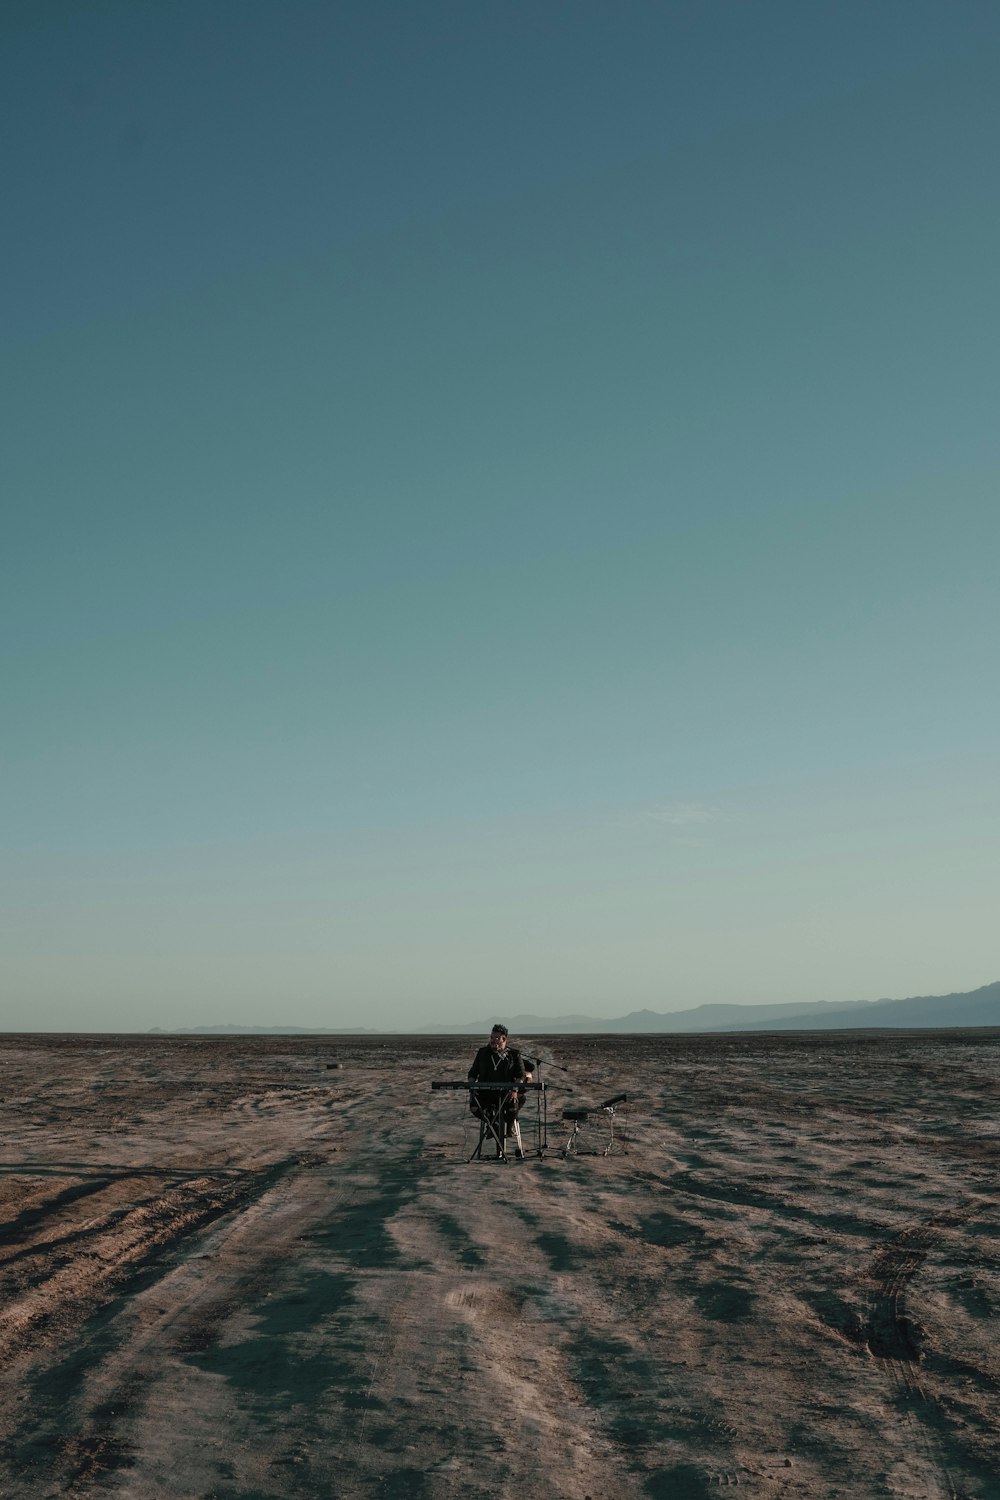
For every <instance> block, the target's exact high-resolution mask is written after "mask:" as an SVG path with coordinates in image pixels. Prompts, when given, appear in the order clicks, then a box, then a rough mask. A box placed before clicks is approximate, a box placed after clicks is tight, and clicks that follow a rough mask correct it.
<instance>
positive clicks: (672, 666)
mask: <svg viewBox="0 0 1000 1500" xmlns="http://www.w3.org/2000/svg"><path fill="white" fill-rule="evenodd" d="M998 64H1000V12H998V11H997V9H996V7H995V6H994V5H992V4H982V5H977V4H961V5H946V4H943V3H942V4H935V5H926V4H922V3H920V0H906V3H899V4H895V3H881V4H879V5H871V4H869V3H865V4H838V5H829V6H827V5H810V6H804V5H802V4H801V3H794V4H787V5H786V4H771V3H760V4H756V5H754V6H741V5H736V4H706V3H699V4H676V5H671V4H662V5H646V4H630V3H616V4H599V5H598V4H589V3H585V0H580V3H577V4H574V5H573V6H564V5H561V4H559V5H557V4H555V3H533V4H527V3H526V4H482V5H469V4H467V3H462V4H454V5H452V4H442V3H436V0H428V3H426V4H415V3H413V4H408V5H389V4H386V5H378V4H375V5H373V4H364V5H361V4H358V5H347V4H344V5H319V4H309V5H305V4H294V3H282V4H277V3H273V4H269V3H261V0H243V3H240V4H238V5H237V4H227V3H216V4H213V5H212V6H204V5H201V4H189V3H186V0H181V3H176V4H172V5H169V6H167V5H162V4H142V3H136V0H132V3H129V4H127V5H122V4H112V3H96V4H93V5H89V6H86V7H80V6H75V5H70V4H57V3H46V4H43V5H37V4H30V5H28V4H25V5H22V6H19V5H16V4H11V5H7V6H5V7H4V14H3V19H2V21H0V72H2V76H0V116H2V124H3V129H2V138H3V140H4V141H5V143H6V145H5V148H4V156H3V160H2V174H3V179H2V186H3V201H4V203H5V217H6V220H7V223H8V225H9V226H13V232H12V233H11V232H8V234H7V235H6V236H5V247H4V258H5V275H4V276H3V278H2V279H0V385H2V401H3V410H4V413H5V418H6V420H5V424H4V426H5V436H4V442H3V444H2V448H0V492H2V494H3V496H4V513H5V520H4V545H3V548H2V555H0V611H2V674H3V680H2V701H3V705H4V708H3V786H2V806H0V814H2V823H3V828H4V839H3V844H2V852H0V894H2V910H3V914H4V915H3V919H2V920H3V924H4V936H3V949H4V963H3V970H4V973H3V993H2V997H0V1024H3V1025H5V1026H7V1027H9V1028H13V1029H97V1030H101V1029H108V1030H116V1029H139V1030H141V1029H145V1028H147V1027H149V1026H153V1025H160V1026H171V1025H177V1026H185V1025H195V1024H198V1023H199V1022H206V1023H215V1022H225V1021H235V1022H255V1023H259V1024H279V1023H281V1022H287V1023H288V1024H297V1025H331V1026H336V1025H377V1026H396V1025H398V1026H413V1027H416V1026H419V1025H421V1024H424V1023H427V1022H442V1021H448V1020H456V1021H462V1020H467V1019H471V1018H473V1017H476V1016H479V1015H484V1016H485V1015H486V1014H488V1013H490V1012H494V1011H499V1013H500V1014H503V1013H508V1014H512V1013H515V1012H518V1011H523V1010H535V1011H541V1012H544V1013H547V1014H556V1013H559V1012H560V1011H562V1012H567V1011H575V1012H580V1011H584V1012H590V1013H591V1014H594V1015H618V1014H622V1013H624V1012H626V1011H628V1010H630V1009H635V1008H638V1007H641V1006H650V1007H651V1008H654V1009H659V1010H672V1009H678V1008H683V1007H685V1006H687V1005H692V1004H698V1003H701V1002H702V1001H708V1000H737V1001H741V1000H745V1001H758V1000H759V1001H763V1000H789V1001H792V1000H814V999H863V998H877V997H879V996H882V995H905V994H913V993H929V992H938V991H943V990H952V989H966V988H972V987H975V986H976V985H978V984H983V983H986V982H989V981H991V980H993V979H995V978H996V977H997V975H998V973H1000V967H998V962H997V945H996V939H995V926H996V921H995V913H996V910H997V909H998V907H1000V876H998V869H1000V862H998V858H997V855H998V826H1000V824H998V814H1000V791H998V787H1000V780H998V774H997V773H998V746H1000V715H998V710H997V697H996V690H995V685H994V684H995V679H996V666H995V660H996V654H997V650H996V647H997V636H998V629H997V627H998V606H997V598H998V579H997V571H998V570H997V558H998V555H1000V507H998V485H997V478H998V456H1000V455H998V449H1000V443H998V437H997V432H998V423H997V419H996V405H997V402H996V396H997V390H998V383H1000V382H998V377H1000V355H998V352H997V350H998V343H997V339H996V336H995V331H996V327H997V315H998V312H1000V307H998V302H1000V294H998V290H997V277H996V266H997V264H998V263H1000V209H998V197H997V193H996V172H995V163H996V159H997V154H998V147H1000V102H998V101H1000V90H998V87H997V83H998Z"/></svg>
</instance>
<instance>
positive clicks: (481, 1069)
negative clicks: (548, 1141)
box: [469, 1021, 531, 1161]
mask: <svg viewBox="0 0 1000 1500" xmlns="http://www.w3.org/2000/svg"><path fill="white" fill-rule="evenodd" d="M507 1035H508V1033H507V1028H506V1026H505V1025H504V1024H503V1022H502V1021H498V1022H497V1023H496V1025H495V1026H494V1027H493V1030H492V1031H491V1032H490V1039H489V1042H488V1043H487V1045H486V1046H485V1047H480V1049H479V1051H478V1052H477V1053H476V1055H475V1057H474V1058H473V1059H472V1067H471V1068H470V1069H469V1081H470V1082H471V1083H506V1082H507V1081H508V1080H509V1081H510V1092H509V1093H504V1092H503V1091H502V1090H494V1089H484V1090H483V1092H482V1093H481V1094H477V1093H476V1092H475V1090H472V1091H470V1093H469V1108H470V1109H471V1111H472V1113H473V1114H474V1115H475V1116H476V1117H477V1118H478V1119H483V1118H485V1117H489V1118H490V1119H494V1120H495V1122H496V1126H497V1134H498V1135H499V1136H500V1138H501V1139H505V1138H506V1137H508V1136H510V1137H513V1140H514V1155H515V1156H516V1157H517V1159H518V1161H523V1160H524V1148H523V1147H522V1145H521V1127H520V1125H519V1124H518V1123H517V1112H518V1110H519V1109H520V1107H521V1104H522V1102H523V1100H524V1089H523V1088H522V1087H520V1085H523V1084H525V1083H530V1082H531V1071H530V1064H529V1063H528V1061H527V1060H526V1059H525V1058H524V1057H522V1056H521V1054H520V1052H519V1051H518V1050H517V1048H516V1047H508V1045H507ZM498 1116H499V1118H497V1117H498ZM501 1126H502V1130H501Z"/></svg>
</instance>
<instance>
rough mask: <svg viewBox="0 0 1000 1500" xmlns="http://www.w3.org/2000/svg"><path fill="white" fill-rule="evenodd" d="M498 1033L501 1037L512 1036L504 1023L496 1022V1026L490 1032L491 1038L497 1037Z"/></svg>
mask: <svg viewBox="0 0 1000 1500" xmlns="http://www.w3.org/2000/svg"><path fill="white" fill-rule="evenodd" d="M497 1032H499V1033H500V1035H501V1036H510V1032H509V1031H508V1030H507V1028H506V1026H505V1025H504V1024H503V1022H502V1021H497V1022H496V1024H495V1025H494V1027H493V1030H492V1031H491V1032H490V1036H495V1035H496V1034H497Z"/></svg>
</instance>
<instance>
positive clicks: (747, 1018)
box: [423, 980, 1000, 1036]
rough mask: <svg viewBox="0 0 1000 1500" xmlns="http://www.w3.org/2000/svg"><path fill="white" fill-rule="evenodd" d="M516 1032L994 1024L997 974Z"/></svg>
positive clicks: (483, 1024)
mask: <svg viewBox="0 0 1000 1500" xmlns="http://www.w3.org/2000/svg"><path fill="white" fill-rule="evenodd" d="M502 1019H503V1021H504V1024H505V1025H506V1026H509V1027H510V1030H511V1033H512V1034H516V1035H519V1036H520V1035H531V1034H532V1033H538V1034H541V1035H543V1036H544V1035H559V1034H561V1033H566V1032H602V1033H604V1034H608V1033H614V1032H628V1033H636V1032H657V1033H660V1034H663V1033H684V1032H687V1033H691V1032H712V1031H833V1030H840V1031H847V1030H851V1031H853V1030H861V1029H864V1030H870V1029H878V1030H881V1029H883V1028H886V1029H904V1030H905V1029H911V1028H914V1029H917V1030H919V1029H922V1028H929V1029H932V1030H938V1029H939V1028H940V1027H947V1026H962V1027H968V1026H998V1027H1000V980H997V981H996V982H995V983H993V984H986V985H983V987H982V989H978V990H969V991H967V992H964V993H960V994H952V995H916V996H913V997H912V998H910V999H908V1000H815V1001H810V1002H808V1003H803V1004H796V1003H795V1002H792V1003H790V1004H785V1005H698V1006H695V1007H694V1009H693V1010H677V1011H673V1012H667V1013H663V1012H660V1011H655V1010H634V1011H632V1012H631V1013H630V1014H629V1015H627V1016H621V1017H618V1018H616V1019H614V1020H596V1019H594V1018H593V1017H590V1016H533V1015H520V1016H509V1017H502ZM491 1025H492V1021H475V1022H471V1023H469V1024H466V1025H461V1026H427V1027H425V1028H423V1029H424V1030H425V1031H427V1032H431V1033H453V1034H458V1035H463V1036H464V1035H465V1034H467V1033H476V1034H486V1033H488V1032H489V1029H490V1026H491Z"/></svg>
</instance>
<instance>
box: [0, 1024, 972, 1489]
mask: <svg viewBox="0 0 1000 1500" xmlns="http://www.w3.org/2000/svg"><path fill="white" fill-rule="evenodd" d="M523 1040H524V1042H525V1044H526V1046H529V1048H530V1050H532V1051H533V1052H534V1053H535V1054H536V1055H541V1056H543V1057H545V1058H546V1059H547V1061H548V1063H549V1064H551V1066H550V1067H548V1068H547V1069H546V1070H543V1072H544V1076H547V1077H548V1078H549V1079H550V1080H551V1081H552V1083H553V1085H558V1088H556V1089H554V1090H553V1092H552V1093H551V1094H550V1096H549V1106H550V1115H551V1117H552V1118H551V1123H550V1131H549V1147H550V1149H549V1151H548V1153H547V1154H546V1155H545V1156H544V1158H539V1157H537V1156H531V1157H529V1160H528V1161H526V1162H525V1163H523V1164H519V1163H511V1164H510V1165H503V1164H498V1163H496V1162H493V1161H485V1162H483V1163H472V1164H471V1165H469V1164H467V1163H466V1157H467V1156H468V1155H469V1153H470V1151H471V1149H472V1146H473V1145H474V1143H475V1134H474V1124H473V1122H472V1120H471V1117H470V1116H469V1115H468V1112H467V1110H466V1104H465V1099H464V1097H463V1096H460V1095H458V1094H432V1093H431V1092H430V1088H429V1084H430V1081H431V1079H432V1078H448V1077H453V1078H460V1077H462V1076H464V1073H465V1070H466V1068H467V1067H468V1063H469V1060H470V1059H471V1054H472V1050H473V1046H474V1044H473V1042H471V1041H469V1040H467V1039H458V1038H454V1037H452V1038H447V1037H445V1038H432V1039H429V1038H419V1037H418V1038H413V1037H400V1038H394V1039H391V1040H387V1039H375V1038H353V1037H352V1038H343V1039H337V1038H329V1037H323V1038H276V1037H256V1038H240V1039H228V1038H227V1039H224V1040H217V1039H210V1040H206V1039H204V1038H171V1037H163V1036H156V1037H117V1038H109V1037H104V1038H97V1037H44V1036H34V1037H25V1036H21V1037H10V1038H8V1039H7V1040H6V1043H5V1046H4V1049H3V1054H2V1069H3V1072H2V1080H3V1081H2V1089H0V1092H2V1094H3V1098H4V1103H3V1106H2V1112H3V1120H4V1127H5V1128H4V1132H3V1145H2V1155H0V1277H2V1288H3V1297H2V1302H0V1333H2V1336H3V1339H4V1347H5V1349H6V1351H7V1359H6V1360H5V1365H4V1371H3V1375H2V1376H0V1396H2V1399H0V1492H2V1494H3V1495H4V1496H5V1497H9V1500H21V1497H25V1500H26V1497H29V1496H30V1497H33V1500H34V1497H39V1496H47V1495H53V1496H54V1495H57V1494H58V1495H65V1494H70V1495H86V1494H89V1493H92V1492H93V1493H102V1494H114V1495H120V1496H129V1497H135V1500H161V1497H162V1500H166V1497H187V1496H191V1497H196V1496H197V1497H200V1500H208V1497H216V1500H237V1497H239V1500H262V1497H273V1500H280V1497H286V1496H313V1495H319V1494H322V1495H324V1496H338V1495H344V1496H353V1495H373V1496H399V1497H403V1496H406V1497H410V1496H414V1497H441V1500H450V1497H465V1496H468V1497H471V1496H483V1495H486V1496H498V1497H499V1496H508V1495H510V1496H513V1495H515V1494H516V1495H525V1494H528V1495H551V1496H566V1497H576V1500H584V1497H585V1496H590V1497H591V1500H619V1497H632V1496H635V1497H653V1500H658V1497H664V1500H665V1497H668V1496H669V1497H671V1500H698V1497H701V1496H705V1495H713V1494H716V1493H718V1491H719V1490H720V1489H723V1488H737V1487H738V1488H740V1490H741V1492H742V1493H744V1494H746V1495H748V1496H760V1497H772V1496H773V1497H778V1496H782V1497H788V1500H791V1497H801V1500H818V1497H827V1496H829V1497H834V1496H836V1497H844V1500H861V1497H865V1500H867V1497H870V1496H871V1497H874V1496H894V1497H899V1500H938V1497H947V1500H963V1497H967V1500H992V1497H997V1496H1000V1438H998V1435H997V1427H998V1423H997V1418H998V1414H1000V1406H998V1392H1000V1353H998V1343H997V1338H996V1334H997V1315H998V1312H1000V1192H998V1186H997V1172H996V1154H997V1145H998V1139H997V1138H998V1133H1000V1123H998V1119H997V1104H998V1100H1000V1034H998V1033H994V1032H981V1033H972V1032H969V1033H957V1032H955V1033H909V1034H898V1033H897V1034H888V1033H887V1034H861V1033H857V1034H848V1033H840V1034H829V1033H828V1034H823V1035H819V1034H814V1035H812V1036H796V1035H794V1034H791V1035H788V1034H786V1035H782V1036H774V1035H772V1036H764V1035H755V1036H752V1037H738V1036H729V1037H714V1038H709V1037H683V1038H681V1037H656V1038H648V1037H641V1038H629V1037H620V1036H616V1037H602V1038H593V1037H573V1038H569V1037H563V1038H530V1039H528V1038H526V1039H523ZM335 1062H336V1063H340V1064H341V1065H342V1066H341V1067H339V1068H333V1067H331V1066H330V1064H331V1063H335ZM618 1091H627V1092H628V1094H629V1114H628V1130H627V1147H628V1149H627V1152H624V1153H621V1152H616V1153H615V1154H613V1155H611V1156H609V1157H607V1158H605V1157H603V1156H601V1155H580V1156H578V1157H572V1156H571V1157H569V1158H568V1159H565V1160H564V1159H563V1158H562V1157H561V1155H560V1151H559V1146H560V1145H561V1143H562V1142H563V1140H564V1139H565V1133H566V1130H567V1128H568V1127H566V1126H565V1125H563V1124H562V1123H561V1121H560V1120H559V1119H558V1116H559V1114H560V1113H561V1110H562V1108H563V1107H564V1106H566V1105H567V1104H574V1105H579V1104H580V1103H584V1104H595V1103H597V1102H599V1101H600V1100H601V1099H603V1098H605V1097H608V1096H610V1095H611V1094H613V1093H616V1092H618ZM588 1129H590V1126H588ZM595 1139H596V1144H597V1145H598V1147H599V1146H600V1144H601V1143H602V1140H603V1138H602V1137H600V1135H599V1132H598V1134H597V1136H596V1137H595V1135H594V1132H593V1131H592V1132H591V1140H590V1144H591V1145H594V1144H595ZM534 1143H535V1136H534V1133H533V1132H532V1131H531V1130H530V1129H526V1144H528V1145H529V1146H531V1145H534Z"/></svg>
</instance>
